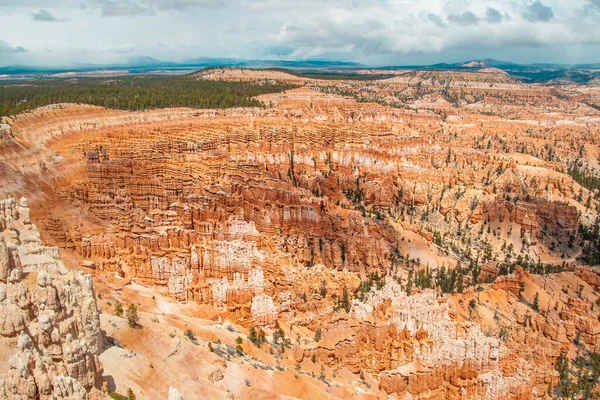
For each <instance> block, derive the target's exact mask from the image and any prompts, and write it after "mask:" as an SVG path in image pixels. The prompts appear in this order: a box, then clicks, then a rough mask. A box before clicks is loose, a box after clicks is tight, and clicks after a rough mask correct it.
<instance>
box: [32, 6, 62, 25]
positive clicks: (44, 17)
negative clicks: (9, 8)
mask: <svg viewBox="0 0 600 400" xmlns="http://www.w3.org/2000/svg"><path fill="white" fill-rule="evenodd" d="M31 17H32V18H33V20H34V21H41V22H64V21H65V20H64V19H61V18H56V17H55V16H54V15H52V13H51V12H50V11H48V10H43V9H42V10H40V11H38V12H36V13H33V14H31Z"/></svg>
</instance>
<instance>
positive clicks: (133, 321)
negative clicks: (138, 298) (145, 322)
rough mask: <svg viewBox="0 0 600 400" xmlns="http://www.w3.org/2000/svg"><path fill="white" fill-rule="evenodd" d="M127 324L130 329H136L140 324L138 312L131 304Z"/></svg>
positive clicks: (128, 309) (128, 308)
mask: <svg viewBox="0 0 600 400" xmlns="http://www.w3.org/2000/svg"><path fill="white" fill-rule="evenodd" d="M127 323H128V324H129V327H130V328H135V327H136V326H137V324H138V312H137V307H136V305H135V304H130V305H129V307H127Z"/></svg>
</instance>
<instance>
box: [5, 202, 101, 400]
mask: <svg viewBox="0 0 600 400" xmlns="http://www.w3.org/2000/svg"><path fill="white" fill-rule="evenodd" d="M0 228H1V231H0V348H2V350H3V351H2V352H0V354H3V355H7V356H6V357H7V358H6V359H2V358H0V363H1V364H4V365H5V366H7V368H6V373H5V374H3V375H0V398H2V399H7V400H13V399H19V400H21V399H52V400H58V399H73V400H75V399H87V398H88V397H89V392H90V390H92V388H94V387H96V388H99V387H100V386H101V381H102V366H101V364H100V361H99V360H98V354H99V351H100V350H101V349H100V347H101V343H102V340H101V332H100V319H99V314H98V308H97V305H96V299H95V294H94V288H93V286H92V278H91V276H89V275H86V274H84V273H82V272H81V271H68V270H67V268H66V267H65V266H64V264H63V263H62V261H61V260H60V258H59V257H58V249H55V248H49V247H45V246H43V245H42V242H41V240H40V236H39V232H38V231H37V228H36V227H35V226H34V225H32V224H31V222H30V220H29V207H28V204H27V201H26V200H25V199H21V201H20V202H19V204H18V205H17V202H16V201H15V199H13V198H9V199H8V200H3V201H0ZM2 357H4V356H2Z"/></svg>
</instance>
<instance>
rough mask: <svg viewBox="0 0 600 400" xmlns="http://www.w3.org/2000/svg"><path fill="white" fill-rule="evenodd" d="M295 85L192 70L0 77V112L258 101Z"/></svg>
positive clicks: (252, 104) (253, 104)
mask: <svg viewBox="0 0 600 400" xmlns="http://www.w3.org/2000/svg"><path fill="white" fill-rule="evenodd" d="M294 87H296V86H294V85H290V84H285V83H277V82H266V81H265V82H221V81H209V80H197V79H195V78H193V77H192V76H188V75H185V76H153V75H138V76H124V77H103V78H89V77H88V78H70V79H54V78H46V79H37V80H27V81H14V80H13V81H4V82H0V117H2V116H9V115H15V114H20V113H23V112H26V111H29V110H32V109H34V108H37V107H42V106H46V105H49V104H56V103H79V104H90V105H95V106H101V107H106V108H114V109H120V110H130V111H139V110H147V109H155V108H170V107H192V108H230V107H264V104H262V103H261V102H260V101H258V100H256V99H255V98H254V97H255V96H258V95H261V94H267V93H278V92H282V91H285V90H289V89H292V88H294Z"/></svg>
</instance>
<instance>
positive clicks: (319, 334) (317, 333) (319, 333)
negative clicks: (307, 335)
mask: <svg viewBox="0 0 600 400" xmlns="http://www.w3.org/2000/svg"><path fill="white" fill-rule="evenodd" d="M321 339H323V331H322V330H321V327H318V328H317V330H316V331H315V342H319V341H321Z"/></svg>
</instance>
